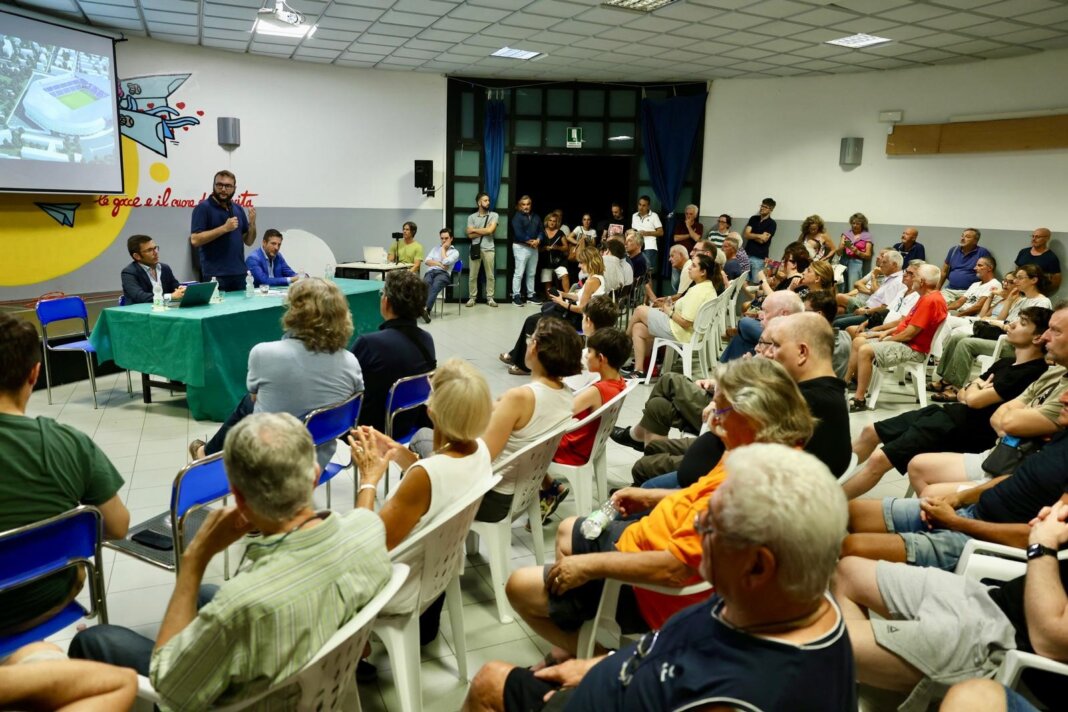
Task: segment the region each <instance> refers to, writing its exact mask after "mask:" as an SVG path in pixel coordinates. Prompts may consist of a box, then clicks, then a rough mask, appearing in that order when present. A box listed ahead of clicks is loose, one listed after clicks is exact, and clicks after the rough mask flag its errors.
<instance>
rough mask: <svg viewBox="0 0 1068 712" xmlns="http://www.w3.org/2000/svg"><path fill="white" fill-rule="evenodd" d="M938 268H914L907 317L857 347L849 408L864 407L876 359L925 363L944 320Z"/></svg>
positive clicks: (886, 363) (883, 362)
mask: <svg viewBox="0 0 1068 712" xmlns="http://www.w3.org/2000/svg"><path fill="white" fill-rule="evenodd" d="M941 277H942V272H941V270H939V269H938V267H937V266H935V265H932V264H925V265H923V266H921V267H920V268H918V269H917V270H916V278H915V282H914V284H915V287H916V291H917V292H918V293H919V295H920V298H919V300H917V302H916V306H914V307H913V308H912V311H911V312H909V314H908V316H906V317H905V318H904V319H902V320H901V323H900V324H898V325H897V328H895V329H894V330H893V331H891V332H884V333H883V335H882V336H880V337H879V338H878V339H877V340H871V341H869V342H868V343H866V344H864V345H863V346H861V347H860V351H859V352H858V353H857V391H856V394H855V395H854V396H853V400H852V401H851V402H850V404H849V411H850V412H851V413H856V412H858V411H862V410H867V408H868V404H867V401H866V400H865V396H866V395H867V392H868V386H870V385H871V377H872V373H873V371H874V369H875V361H876V359H878V361H879V366H881V367H882V368H893V367H894V366H897V365H900V364H903V363H909V362H912V363H924V362H925V361H926V360H927V355H928V354H929V353H930V352H931V342H932V341H933V340H934V335H935V332H936V331H938V327H939V326H941V325H942V322H943V321H945V320H946V315H947V314H948V310H947V309H946V300H945V298H944V297H943V296H942V293H941V292H939V291H938V282H939V280H940V279H941Z"/></svg>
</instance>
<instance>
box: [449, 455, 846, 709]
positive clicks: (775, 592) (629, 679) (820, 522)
mask: <svg viewBox="0 0 1068 712" xmlns="http://www.w3.org/2000/svg"><path fill="white" fill-rule="evenodd" d="M726 470H727V476H726V478H725V479H724V481H723V484H722V485H720V486H719V488H718V489H716V491H715V492H714V493H713V494H712V496H711V498H710V499H709V505H708V508H707V510H705V511H704V512H703V513H701V514H699V515H698V516H697V520H696V521H695V522H694V530H695V531H696V532H697V534H698V535H699V536H700V537H701V549H702V556H701V563H700V572H701V577H702V578H703V579H704V580H706V581H708V582H709V583H711V584H713V585H714V586H715V588H716V594H715V595H713V596H712V597H711V598H710V599H708V600H707V601H705V602H703V603H698V604H696V605H694V606H691V607H689V608H687V609H685V610H682V611H679V612H678V613H676V614H675V615H674V616H672V617H671V618H670V619H669V620H668V621H667V622H666V623H665V624H664V626H663V627H662V628H661V629H660V630H659V631H653V632H650V633H646V634H645V635H644V636H643V637H642V638H641V639H640V640H639V641H638V642H637V643H636V644H632V645H628V646H626V647H624V648H623V649H621V650H620V651H619V652H617V653H614V654H612V653H610V654H608V655H602V656H600V657H596V658H592V659H588V660H579V659H572V660H568V661H567V662H564V663H561V664H558V665H553V666H550V667H545V668H543V669H541V670H538V671H536V672H532V671H530V670H528V669H526V668H522V667H515V666H512V665H510V664H507V663H503V662H491V663H488V664H487V665H485V666H483V667H482V669H481V670H479V672H478V674H477V675H476V676H475V678H474V680H472V681H471V689H470V692H469V693H468V698H467V700H466V701H465V706H464V709H465V710H505V711H506V712H511V711H512V710H524V711H526V710H592V709H597V710H623V709H646V710H675V709H728V708H729V709H747V710H748V709H754V710H755V709H761V710H784V709H790V710H805V711H815V710H855V709H857V700H856V684H855V672H854V665H853V652H852V647H851V646H850V642H849V637H848V635H847V634H846V631H845V626H844V625H843V618H842V613H841V610H840V609H839V608H838V605H837V603H836V602H835V601H834V599H833V598H832V597H831V596H830V594H829V593H828V592H827V586H828V583H829V582H830V578H831V574H832V573H833V572H834V568H835V563H836V559H837V557H838V549H839V547H840V546H841V542H842V539H843V538H844V534H845V523H846V518H847V514H846V503H845V496H844V495H843V494H842V489H841V487H839V486H838V484H837V482H835V480H834V478H833V477H830V476H829V475H828V472H827V468H826V467H825V466H824V465H822V464H821V463H820V462H819V461H818V460H817V459H816V458H814V457H812V456H811V455H808V454H806V453H803V452H800V451H798V450H796V449H794V448H789V447H786V446H784V445H777V444H759V445H749V446H747V447H742V448H738V449H737V450H735V451H734V452H732V453H731V454H730V455H728V457H727V460H726ZM779 498H787V499H783V500H781V501H789V502H793V503H795V504H796V505H797V506H796V508H795V507H771V508H769V507H767V506H766V505H765V504H764V503H765V502H767V501H779ZM799 512H803V513H804V514H802V515H799V514H798V513H799ZM817 680H818V684H813V681H817Z"/></svg>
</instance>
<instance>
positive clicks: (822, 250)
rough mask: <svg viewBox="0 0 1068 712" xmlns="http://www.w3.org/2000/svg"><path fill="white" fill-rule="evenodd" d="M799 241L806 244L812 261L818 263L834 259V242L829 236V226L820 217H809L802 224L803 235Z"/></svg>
mask: <svg viewBox="0 0 1068 712" xmlns="http://www.w3.org/2000/svg"><path fill="white" fill-rule="evenodd" d="M797 239H798V241H800V242H803V243H805V247H807V248H808V251H809V254H811V255H812V259H813V260H815V261H817V262H822V261H824V260H830V259H831V258H832V257H834V253H835V249H834V240H832V239H831V236H830V235H828V234H827V226H826V225H825V224H824V223H823V218H821V217H820V216H819V215H809V216H808V217H807V218H805V221H804V222H803V223H801V235H800V237H798V238H797Z"/></svg>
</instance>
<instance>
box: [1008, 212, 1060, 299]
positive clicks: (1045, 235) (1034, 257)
mask: <svg viewBox="0 0 1068 712" xmlns="http://www.w3.org/2000/svg"><path fill="white" fill-rule="evenodd" d="M1051 235H1052V233H1051V232H1050V231H1049V228H1048V227H1039V228H1035V229H1034V231H1032V232H1031V247H1025V248H1023V249H1022V250H1020V252H1019V254H1017V255H1016V266H1017V267H1023V266H1024V265H1036V266H1038V267H1039V268H1041V269H1042V272H1043V273H1044V274H1045V275H1046V276H1047V277H1048V278H1049V292H1048V293H1049V294H1056V292H1057V290H1058V289H1060V288H1061V261H1060V260H1059V259H1057V255H1055V254H1053V252H1052V251H1051V250H1050V249H1049V239H1050V237H1051Z"/></svg>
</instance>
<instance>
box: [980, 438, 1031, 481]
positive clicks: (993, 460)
mask: <svg viewBox="0 0 1068 712" xmlns="http://www.w3.org/2000/svg"><path fill="white" fill-rule="evenodd" d="M1040 446H1041V441H1039V440H1038V439H1036V438H1028V439H1026V440H1021V439H1020V438H1018V437H1016V436H1015V435H1005V436H1003V437H1002V438H1001V439H1000V440H998V444H997V445H995V446H994V449H993V450H991V451H990V454H989V455H987V457H986V459H985V460H983V465H982V467H983V471H984V472H986V473H988V474H990V475H992V476H994V477H998V476H1000V475H1011V474H1012V473H1014V472H1015V471H1016V468H1017V467H1019V466H1020V463H1021V462H1023V459H1024V458H1025V457H1027V456H1028V455H1030V454H1031V453H1033V452H1035V451H1037V450H1038V448H1039V447H1040Z"/></svg>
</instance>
